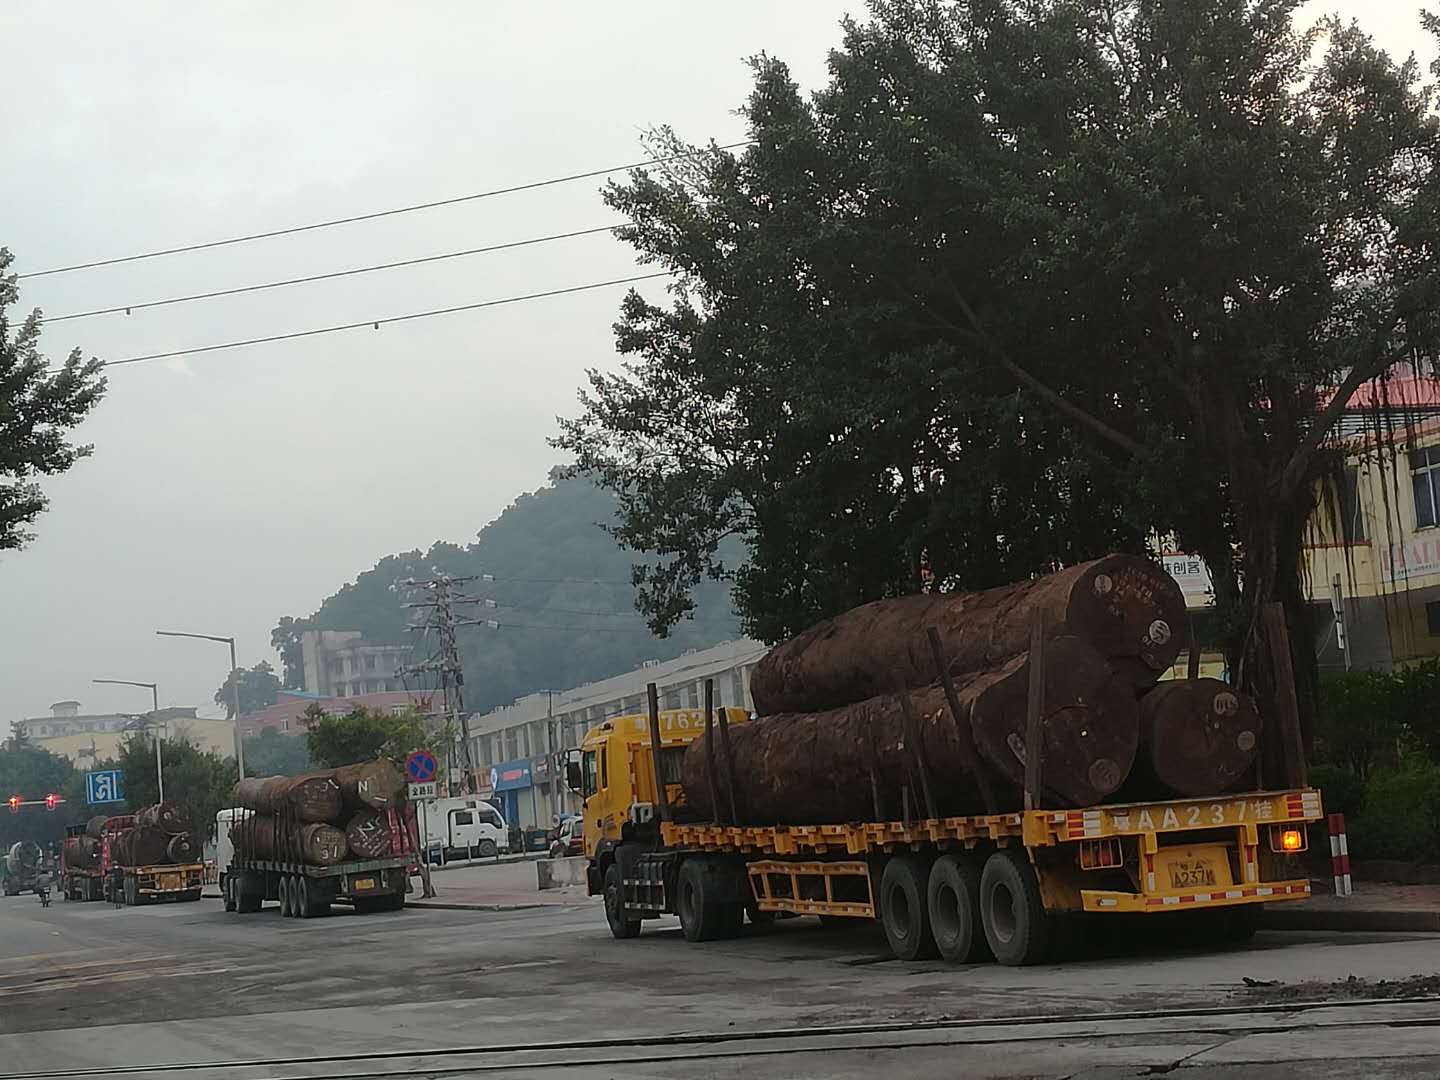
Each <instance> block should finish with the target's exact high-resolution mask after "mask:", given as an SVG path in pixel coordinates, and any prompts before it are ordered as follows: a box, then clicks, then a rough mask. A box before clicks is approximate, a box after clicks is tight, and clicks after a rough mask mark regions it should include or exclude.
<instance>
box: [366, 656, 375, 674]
mask: <svg viewBox="0 0 1440 1080" xmlns="http://www.w3.org/2000/svg"><path fill="white" fill-rule="evenodd" d="M365 670H366V671H374V670H375V657H373V656H367V657H365Z"/></svg>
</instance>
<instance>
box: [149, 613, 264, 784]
mask: <svg viewBox="0 0 1440 1080" xmlns="http://www.w3.org/2000/svg"><path fill="white" fill-rule="evenodd" d="M155 633H157V634H159V635H160V636H161V637H188V638H198V639H199V640H201V641H218V642H220V643H221V644H224V645H229V646H230V676H231V684H230V694H231V702H232V708H233V709H234V712H235V764H236V766H237V767H238V768H239V770H240V779H241V780H244V779H245V740H243V739H242V738H240V680H239V678H237V677H236V676H235V673H236V672H237V671H238V670H239V666H238V665H237V664H236V661H235V639H234V638H233V637H220V636H218V635H216V634H187V633H185V632H183V631H180V630H156V631H155Z"/></svg>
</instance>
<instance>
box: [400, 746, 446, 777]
mask: <svg viewBox="0 0 1440 1080" xmlns="http://www.w3.org/2000/svg"><path fill="white" fill-rule="evenodd" d="M438 768H439V765H438V764H437V763H436V761H435V755H434V754H432V753H431V752H430V751H429V750H416V751H415V752H414V753H413V754H411V755H410V756H409V757H407V758H406V759H405V779H407V780H409V781H410V782H411V783H412V784H423V783H425V782H426V781H428V780H434V779H435V771H436V770H437V769H438Z"/></svg>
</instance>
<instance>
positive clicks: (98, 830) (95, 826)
mask: <svg viewBox="0 0 1440 1080" xmlns="http://www.w3.org/2000/svg"><path fill="white" fill-rule="evenodd" d="M109 820H110V815H109V814H96V815H95V816H94V817H92V818H91V819H90V820H89V821H87V822H85V835H86V836H93V837H94V838H95V839H96V840H99V839H100V838H101V837H102V836H104V835H105V822H107V821H109Z"/></svg>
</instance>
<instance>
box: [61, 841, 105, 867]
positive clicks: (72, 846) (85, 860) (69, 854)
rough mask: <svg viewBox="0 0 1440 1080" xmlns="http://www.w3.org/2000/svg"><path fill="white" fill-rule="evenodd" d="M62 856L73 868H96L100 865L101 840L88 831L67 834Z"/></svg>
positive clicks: (66, 863) (68, 865)
mask: <svg viewBox="0 0 1440 1080" xmlns="http://www.w3.org/2000/svg"><path fill="white" fill-rule="evenodd" d="M60 857H61V859H62V861H63V862H64V863H65V866H66V867H67V868H68V869H71V870H95V869H98V868H99V866H100V841H99V840H97V839H95V837H93V836H90V835H89V834H88V833H87V834H85V835H83V836H67V837H66V838H65V843H64V846H63V848H62V849H61V853H60Z"/></svg>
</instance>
